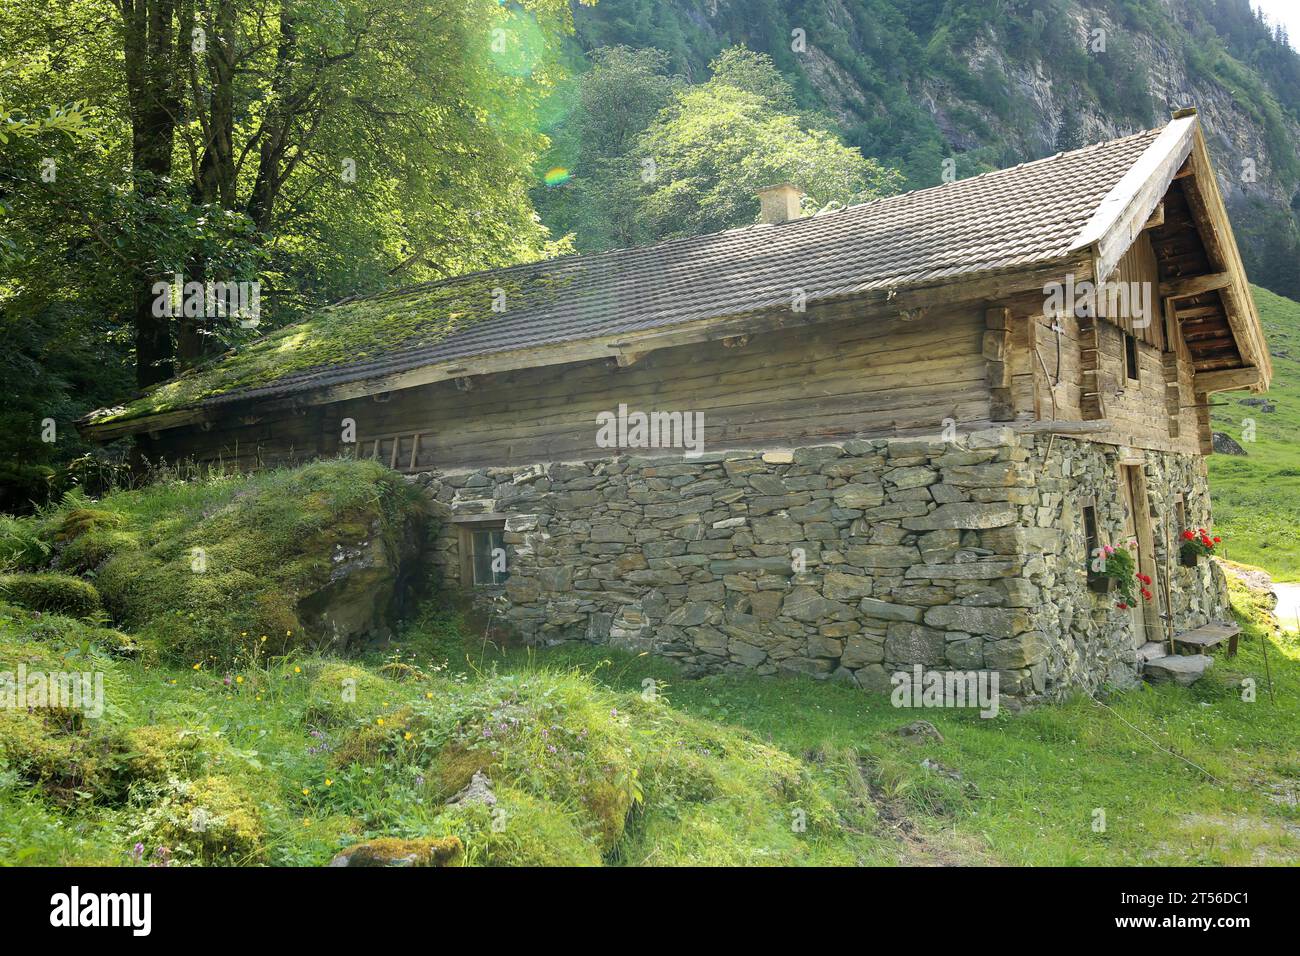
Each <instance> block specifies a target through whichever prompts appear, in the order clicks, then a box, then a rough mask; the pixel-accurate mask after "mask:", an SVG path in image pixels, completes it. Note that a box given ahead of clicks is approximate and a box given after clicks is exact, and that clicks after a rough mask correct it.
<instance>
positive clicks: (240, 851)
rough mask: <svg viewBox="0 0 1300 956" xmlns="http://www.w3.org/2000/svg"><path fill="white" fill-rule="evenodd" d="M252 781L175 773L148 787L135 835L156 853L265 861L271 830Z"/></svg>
mask: <svg viewBox="0 0 1300 956" xmlns="http://www.w3.org/2000/svg"><path fill="white" fill-rule="evenodd" d="M255 792H256V791H255V790H254V788H253V785H252V784H250V783H249V782H247V781H243V780H240V779H236V778H235V777H233V776H224V775H213V776H206V777H200V778H199V779H197V780H178V779H176V778H171V779H170V780H169V781H168V783H167V784H166V785H165V786H164V787H161V788H158V789H156V790H154V791H150V792H148V796H150V797H152V798H153V799H152V801H151V802H150V803H149V805H148V806H147V807H146V808H145V809H144V810H143V812H142V813H141V814H140V816H139V817H138V819H137V823H136V827H135V831H134V834H133V836H134V839H135V840H136V841H138V842H139V843H140V844H141V846H142V848H143V850H144V852H145V854H147V855H149V856H150V857H151V858H154V857H161V858H163V859H166V860H169V861H173V862H177V863H197V864H203V865H212V864H220V863H226V864H235V865H248V864H251V863H260V862H263V860H264V859H265V856H266V846H265V840H266V830H265V825H264V823H263V820H262V812H261V809H260V808H259V807H258V802H257V799H256V796H255Z"/></svg>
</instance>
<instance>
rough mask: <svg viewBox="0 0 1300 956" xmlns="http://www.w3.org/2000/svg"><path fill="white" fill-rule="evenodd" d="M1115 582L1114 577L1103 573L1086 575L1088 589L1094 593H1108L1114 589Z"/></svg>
mask: <svg viewBox="0 0 1300 956" xmlns="http://www.w3.org/2000/svg"><path fill="white" fill-rule="evenodd" d="M1117 583H1118V582H1117V581H1116V580H1115V579H1114V578H1112V577H1110V576H1109V575H1105V574H1089V575H1088V590H1089V591H1092V592H1093V593H1095V594H1110V593H1111V592H1112V591H1114V590H1115V585H1116V584H1117Z"/></svg>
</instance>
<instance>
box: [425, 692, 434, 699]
mask: <svg viewBox="0 0 1300 956" xmlns="http://www.w3.org/2000/svg"><path fill="white" fill-rule="evenodd" d="M424 699H425V700H433V692H432V691H427V690H426V691H425V692H424Z"/></svg>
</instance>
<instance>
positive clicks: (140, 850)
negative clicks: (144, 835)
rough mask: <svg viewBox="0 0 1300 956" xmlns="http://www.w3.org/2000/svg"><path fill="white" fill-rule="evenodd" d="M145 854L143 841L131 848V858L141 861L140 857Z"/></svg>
mask: <svg viewBox="0 0 1300 956" xmlns="http://www.w3.org/2000/svg"><path fill="white" fill-rule="evenodd" d="M143 856H144V844H143V843H137V844H136V845H135V846H133V847H132V848H131V859H133V860H135V861H136V862H137V863H138V862H140V859H141V857H143Z"/></svg>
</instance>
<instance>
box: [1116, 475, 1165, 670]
mask: <svg viewBox="0 0 1300 956" xmlns="http://www.w3.org/2000/svg"><path fill="white" fill-rule="evenodd" d="M1119 485H1120V494H1121V495H1123V498H1124V540H1123V542H1121V543H1122V544H1123V545H1124V546H1125V547H1128V544H1129V542H1130V541H1135V542H1136V547H1135V548H1133V549H1132V550H1133V552H1134V557H1135V558H1136V560H1137V569H1138V572H1139V573H1140V574H1144V575H1146V576H1147V577H1149V578H1150V579H1151V585H1150V586H1149V587H1147V590H1148V591H1150V592H1151V598H1150V600H1145V599H1143V598H1142V597H1141V595H1140V594H1139V597H1138V603H1137V606H1136V607H1133V608H1130V609H1129V616H1130V618H1131V619H1132V622H1133V643H1134V646H1135V647H1141V646H1142V645H1143V644H1145V643H1146V642H1147V641H1161V640H1164V631H1163V625H1162V624H1161V617H1160V615H1161V612H1162V610H1163V608H1162V603H1161V602H1162V599H1163V594H1162V593H1161V590H1160V588H1159V587H1158V586H1157V585H1158V582H1159V576H1158V575H1157V574H1156V550H1155V535H1154V532H1153V530H1152V526H1151V510H1150V505H1149V503H1148V501H1147V490H1146V476H1145V475H1144V474H1143V472H1142V467H1141V466H1140V465H1120V482H1119ZM1142 587H1145V585H1142V584H1141V583H1140V582H1139V583H1135V588H1136V589H1139V590H1140V589H1141V588H1142Z"/></svg>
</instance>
